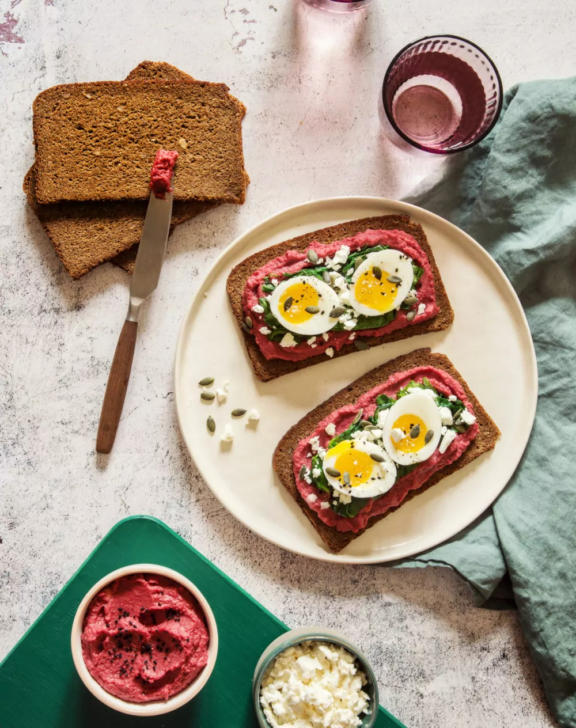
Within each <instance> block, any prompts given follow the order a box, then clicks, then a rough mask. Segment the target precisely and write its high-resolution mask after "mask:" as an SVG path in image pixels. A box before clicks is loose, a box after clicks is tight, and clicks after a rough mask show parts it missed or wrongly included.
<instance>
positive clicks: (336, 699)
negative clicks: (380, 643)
mask: <svg viewBox="0 0 576 728" xmlns="http://www.w3.org/2000/svg"><path fill="white" fill-rule="evenodd" d="M252 695H253V699H254V709H255V711H256V716H257V718H258V725H259V726H260V728H280V727H281V726H284V725H296V724H297V725H301V726H303V727H304V726H308V725H309V726H310V727H311V728H312V727H313V726H317V725H329V726H333V728H372V726H374V725H375V723H376V719H377V718H378V705H379V697H378V685H377V683H376V676H375V675H374V672H373V671H372V668H371V667H370V665H369V663H368V661H367V660H366V658H365V657H364V655H363V654H362V653H361V652H360V650H359V649H358V648H357V647H356V646H355V645H353V644H352V643H351V642H349V641H348V640H347V639H346V638H345V637H342V636H341V635H340V634H338V633H337V632H335V631H334V630H330V629H324V628H322V627H300V628H299V629H293V630H291V631H290V632H286V633H285V634H283V635H280V637H278V638H277V639H275V640H274V642H272V643H271V644H270V645H268V647H267V648H266V650H264V653H263V654H262V656H261V657H260V660H259V661H258V664H257V665H256V671H255V673H254V680H253V683H252Z"/></svg>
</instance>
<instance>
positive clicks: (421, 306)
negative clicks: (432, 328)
mask: <svg viewBox="0 0 576 728" xmlns="http://www.w3.org/2000/svg"><path fill="white" fill-rule="evenodd" d="M425 310H426V304H425V303H419V304H418V313H417V314H416V315H417V316H422V314H423V313H424V311H425Z"/></svg>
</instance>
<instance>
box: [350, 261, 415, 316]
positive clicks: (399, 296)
mask: <svg viewBox="0 0 576 728" xmlns="http://www.w3.org/2000/svg"><path fill="white" fill-rule="evenodd" d="M374 266H378V267H379V268H380V270H381V271H382V277H383V278H387V277H388V276H390V275H393V276H398V278H400V279H401V281H402V282H401V283H400V284H399V285H398V287H397V289H396V295H395V296H394V297H392V296H390V295H389V296H387V298H389V299H390V300H389V301H387V303H386V306H385V307H383V308H379V309H375V308H371V307H370V306H367V305H366V304H365V303H360V301H358V300H357V299H356V293H355V286H356V282H357V281H358V279H359V278H360V276H362V275H363V274H364V273H365V272H366V271H367V270H369V269H370V268H373V267H374ZM413 282H414V270H413V268H412V260H411V258H408V257H406V256H405V255H404V254H403V253H400V252H399V251H398V250H379V251H376V252H375V253H369V254H368V255H367V256H366V259H365V260H364V261H362V263H361V264H360V265H359V266H358V268H357V269H356V271H355V273H354V275H353V276H352V282H351V285H350V305H351V306H352V307H353V308H354V309H355V310H356V311H357V312H358V313H361V314H364V316H381V315H382V314H383V313H387V312H388V311H392V310H393V309H395V308H399V307H400V304H401V303H402V301H403V300H404V299H405V298H406V296H407V295H408V293H409V292H410V290H411V289H412V283H413Z"/></svg>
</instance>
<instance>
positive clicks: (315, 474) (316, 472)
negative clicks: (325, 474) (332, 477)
mask: <svg viewBox="0 0 576 728" xmlns="http://www.w3.org/2000/svg"><path fill="white" fill-rule="evenodd" d="M321 475H322V471H321V470H320V468H314V469H313V470H312V477H314V478H319V477H320V476H321Z"/></svg>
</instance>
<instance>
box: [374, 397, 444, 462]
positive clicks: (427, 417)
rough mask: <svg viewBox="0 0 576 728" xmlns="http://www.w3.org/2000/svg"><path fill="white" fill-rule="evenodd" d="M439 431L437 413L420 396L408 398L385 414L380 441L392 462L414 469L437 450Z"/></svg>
mask: <svg viewBox="0 0 576 728" xmlns="http://www.w3.org/2000/svg"><path fill="white" fill-rule="evenodd" d="M441 429H442V420H441V418H440V410H439V408H438V407H437V405H436V403H435V402H434V400H432V399H431V398H430V397H427V396H426V395H425V394H423V393H420V392H414V393H413V394H407V395H405V396H404V397H400V399H398V401H397V402H396V403H395V404H393V405H392V407H390V409H389V410H388V416H387V417H386V420H385V422H384V427H383V429H382V441H383V443H384V447H385V448H386V452H387V453H388V454H389V455H390V457H391V458H392V460H394V461H395V462H397V463H399V464H400V465H413V464H414V463H421V462H422V461H423V460H428V458H429V457H430V456H431V455H432V453H433V452H434V450H436V448H437V447H438V442H439V441H440V435H441Z"/></svg>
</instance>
